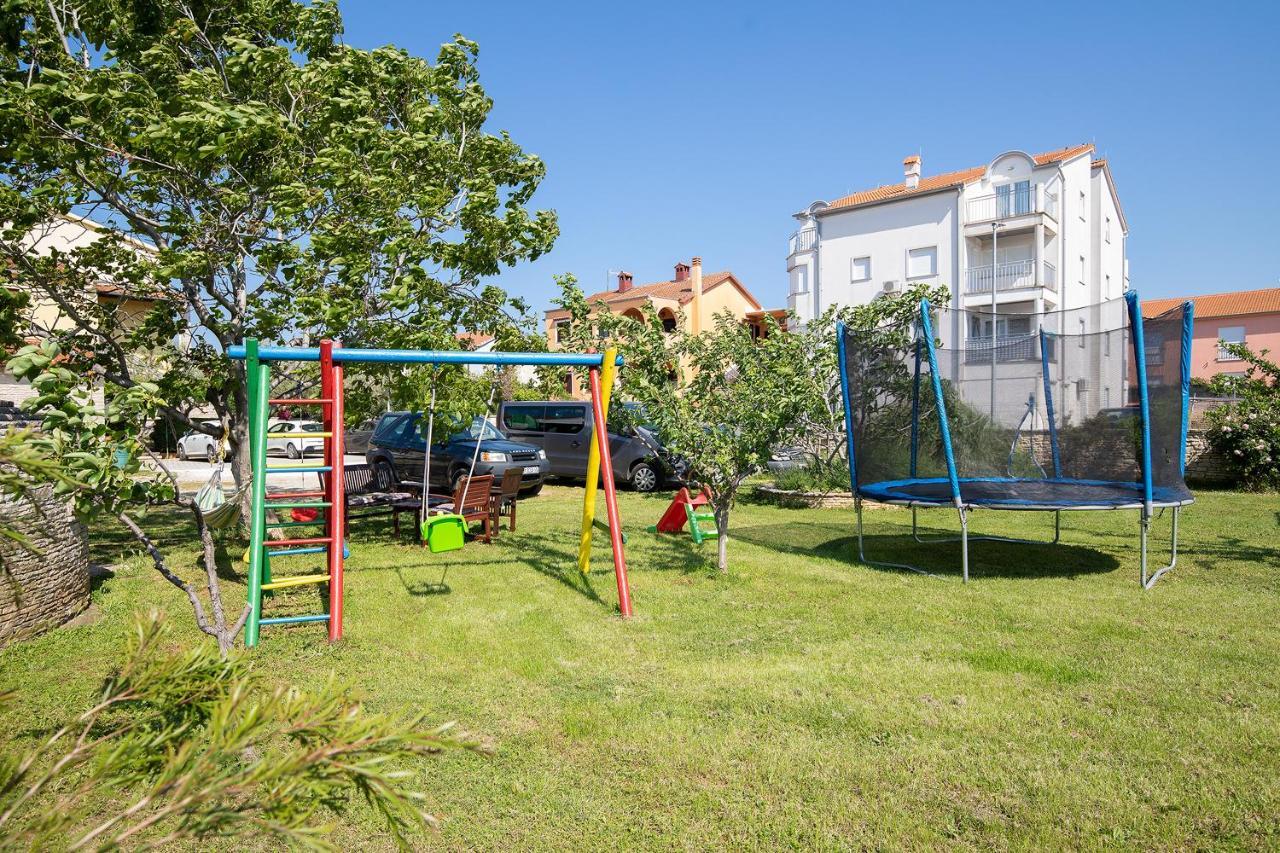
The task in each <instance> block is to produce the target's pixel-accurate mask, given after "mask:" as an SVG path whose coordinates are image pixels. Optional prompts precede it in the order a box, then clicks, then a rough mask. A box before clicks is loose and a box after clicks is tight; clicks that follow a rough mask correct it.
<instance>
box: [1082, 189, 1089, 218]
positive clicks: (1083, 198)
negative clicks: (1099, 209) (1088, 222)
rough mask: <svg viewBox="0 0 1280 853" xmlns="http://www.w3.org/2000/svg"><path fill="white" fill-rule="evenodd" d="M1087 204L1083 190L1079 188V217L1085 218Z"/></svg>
mask: <svg viewBox="0 0 1280 853" xmlns="http://www.w3.org/2000/svg"><path fill="white" fill-rule="evenodd" d="M1088 205H1089V203H1088V201H1087V200H1086V199H1085V197H1084V190H1081V191H1080V218H1081V219H1084V218H1085V216H1086V211H1087V209H1088Z"/></svg>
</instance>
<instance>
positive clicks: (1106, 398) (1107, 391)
mask: <svg viewBox="0 0 1280 853" xmlns="http://www.w3.org/2000/svg"><path fill="white" fill-rule="evenodd" d="M1102 408H1104V409H1109V408H1111V386H1110V385H1108V386H1106V387H1104V388H1103V389H1102Z"/></svg>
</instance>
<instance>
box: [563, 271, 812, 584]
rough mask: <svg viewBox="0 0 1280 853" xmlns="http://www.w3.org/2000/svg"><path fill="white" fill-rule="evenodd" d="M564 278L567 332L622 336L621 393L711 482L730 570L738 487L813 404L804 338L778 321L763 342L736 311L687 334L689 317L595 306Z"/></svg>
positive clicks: (579, 345)
mask: <svg viewBox="0 0 1280 853" xmlns="http://www.w3.org/2000/svg"><path fill="white" fill-rule="evenodd" d="M559 284H560V286H561V296H560V298H559V300H558V301H557V304H558V305H559V306H560V307H562V308H565V309H567V310H568V311H569V314H570V321H569V326H568V328H567V329H565V330H564V331H563V332H562V334H561V340H563V341H566V342H567V343H568V345H569V347H570V348H573V349H578V350H582V351H585V350H589V349H592V348H598V347H599V346H600V344H601V340H600V339H601V338H605V339H610V340H612V341H614V342H616V343H617V344H618V346H619V349H620V351H621V352H622V354H623V356H624V358H625V359H626V367H625V368H624V369H623V370H622V374H621V375H622V391H623V393H624V395H625V396H626V397H629V398H631V399H633V400H635V401H636V402H639V403H640V404H641V411H642V414H641V415H637V416H640V417H643V418H644V419H645V421H646V422H647V423H649V424H651V425H653V426H654V427H656V428H657V432H658V435H659V436H660V437H661V440H662V443H663V445H664V447H665V448H666V449H667V450H668V451H669V452H671V453H672V454H674V455H676V456H679V457H683V458H684V459H686V460H688V463H689V470H690V476H691V477H692V478H693V479H695V480H697V481H698V482H700V483H702V484H704V485H707V486H709V487H710V488H711V492H712V499H711V507H712V510H713V512H714V513H715V517H716V525H717V527H718V528H719V530H720V538H719V551H718V554H717V566H718V567H719V569H720V571H722V572H727V571H728V569H729V562H728V534H729V511H730V509H731V508H732V507H733V504H734V501H735V500H736V498H737V496H738V490H739V489H740V488H741V486H742V483H743V481H744V480H746V479H747V478H748V477H749V476H751V475H752V474H753V473H755V472H756V471H758V470H759V469H760V468H761V467H762V466H763V465H764V464H765V463H766V462H767V461H768V459H769V454H770V451H771V450H772V449H773V448H774V447H775V446H777V444H778V442H779V441H780V440H781V438H782V437H783V436H784V435H786V434H787V431H788V430H789V429H790V428H791V427H792V426H793V424H794V423H795V421H796V418H797V417H799V415H800V413H801V412H802V411H803V410H804V408H805V406H806V404H807V400H806V399H805V398H804V397H803V396H802V394H801V393H800V392H799V389H800V388H802V387H803V385H802V383H803V374H804V373H805V371H806V370H807V366H806V354H805V352H804V350H803V346H804V343H803V339H802V338H800V337H798V336H795V335H788V334H784V333H782V331H781V330H780V329H779V328H778V326H777V324H776V323H775V322H773V321H772V319H770V320H768V321H767V322H768V323H769V324H770V325H769V326H768V328H767V334H766V336H764V337H763V338H762V339H760V340H757V339H755V338H753V337H752V335H751V332H750V330H749V329H748V328H747V327H745V326H744V325H742V324H741V323H740V322H738V321H737V320H736V319H735V318H734V317H732V316H731V315H730V314H728V313H727V312H726V313H724V314H722V315H719V316H717V317H716V319H715V324H714V325H713V327H712V328H711V329H709V330H707V331H705V332H703V333H701V334H698V335H691V334H688V333H686V332H684V331H683V326H682V324H677V327H678V328H677V330H676V331H675V332H671V333H666V332H664V331H663V328H662V321H661V320H660V319H659V318H658V316H657V314H656V313H655V312H654V311H653V310H652V307H649V308H647V310H646V312H645V316H644V319H643V320H635V319H632V318H630V317H624V316H621V315H616V314H612V313H610V312H608V311H607V310H603V309H597V308H593V306H591V305H589V304H588V303H587V301H586V299H585V297H583V295H582V292H581V290H579V289H578V286H577V282H576V281H575V280H574V279H573V277H572V276H564V277H562V278H561V279H560V280H559ZM619 409H620V411H621V407H619Z"/></svg>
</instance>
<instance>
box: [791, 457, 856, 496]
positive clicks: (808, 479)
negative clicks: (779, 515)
mask: <svg viewBox="0 0 1280 853" xmlns="http://www.w3.org/2000/svg"><path fill="white" fill-rule="evenodd" d="M773 483H774V485H775V486H777V487H778V488H779V489H786V490H788V491H793V492H847V491H849V465H848V464H847V463H846V462H845V461H844V460H843V459H837V460H835V461H834V462H831V463H821V462H815V463H813V464H810V465H806V466H804V467H803V468H791V469H789V470H786V471H779V472H778V474H777V475H776V476H775V477H774V480H773Z"/></svg>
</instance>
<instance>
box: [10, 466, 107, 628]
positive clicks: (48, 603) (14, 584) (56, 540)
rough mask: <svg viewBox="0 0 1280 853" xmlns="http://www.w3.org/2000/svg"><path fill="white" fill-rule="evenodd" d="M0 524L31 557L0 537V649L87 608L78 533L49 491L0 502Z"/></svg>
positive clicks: (85, 565) (83, 548)
mask: <svg viewBox="0 0 1280 853" xmlns="http://www.w3.org/2000/svg"><path fill="white" fill-rule="evenodd" d="M0 525H4V526H5V527H8V528H12V529H15V530H18V531H20V532H21V533H22V534H23V535H25V536H26V537H27V538H28V539H29V540H30V543H31V544H32V545H33V546H35V548H36V549H38V551H39V553H34V552H32V551H30V550H27V549H25V548H23V547H22V546H21V545H19V544H18V543H17V542H15V541H13V540H12V539H10V538H8V537H0V564H2V569H0V646H4V645H6V644H8V643H10V642H12V641H13V640H20V639H23V638H26V637H33V636H35V635H36V634H41V633H44V632H45V631H48V630H49V629H50V628H55V627H57V626H58V625H61V624H62V623H63V622H66V621H67V620H68V619H71V618H72V617H74V616H76V615H77V614H79V613H80V612H81V611H83V610H84V609H85V608H86V607H88V606H89V545H88V539H87V538H86V536H85V531H84V528H83V527H81V525H80V524H79V523H78V522H77V521H76V520H75V517H74V516H73V515H72V514H71V511H70V509H69V508H68V507H67V505H66V503H65V502H64V501H62V500H60V499H57V498H55V497H54V495H53V489H52V488H51V487H48V486H46V487H43V488H40V489H36V490H35V491H33V492H32V493H31V496H30V498H29V499H28V498H24V499H19V500H5V499H0Z"/></svg>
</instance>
